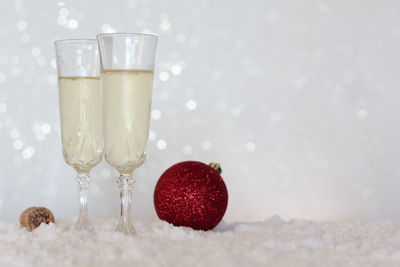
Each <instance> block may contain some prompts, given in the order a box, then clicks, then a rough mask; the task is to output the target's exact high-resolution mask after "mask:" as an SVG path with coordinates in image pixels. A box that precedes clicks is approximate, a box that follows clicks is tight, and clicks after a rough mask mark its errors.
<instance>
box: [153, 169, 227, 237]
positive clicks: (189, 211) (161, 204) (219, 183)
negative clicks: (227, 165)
mask: <svg viewBox="0 0 400 267" xmlns="http://www.w3.org/2000/svg"><path fill="white" fill-rule="evenodd" d="M211 166H213V167H211ZM220 172H221V168H219V165H218V164H214V163H212V164H210V166H209V165H206V164H204V163H201V162H198V161H184V162H180V163H177V164H175V165H173V166H172V167H170V168H169V169H167V170H166V171H165V172H164V173H163V174H162V175H161V177H160V179H159V180H158V182H157V185H156V188H155V190H154V206H155V208H156V212H157V215H158V217H159V218H160V219H161V220H165V221H167V222H169V223H172V224H173V225H175V226H188V227H192V228H193V229H195V230H209V229H212V228H214V227H215V226H216V225H217V224H218V223H219V222H220V221H221V219H222V217H223V216H224V214H225V211H226V207H227V206H228V191H227V190H226V186H225V183H224V181H223V180H222V178H221V176H220Z"/></svg>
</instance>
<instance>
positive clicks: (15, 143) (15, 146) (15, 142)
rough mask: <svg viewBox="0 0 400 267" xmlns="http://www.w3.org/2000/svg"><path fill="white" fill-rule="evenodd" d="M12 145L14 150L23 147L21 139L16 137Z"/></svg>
mask: <svg viewBox="0 0 400 267" xmlns="http://www.w3.org/2000/svg"><path fill="white" fill-rule="evenodd" d="M13 146H14V149H15V150H21V149H22V148H23V147H24V143H22V141H21V140H19V139H17V140H15V141H14V143H13Z"/></svg>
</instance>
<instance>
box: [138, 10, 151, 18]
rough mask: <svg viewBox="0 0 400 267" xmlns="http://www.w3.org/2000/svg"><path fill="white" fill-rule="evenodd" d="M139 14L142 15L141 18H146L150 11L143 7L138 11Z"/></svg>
mask: <svg viewBox="0 0 400 267" xmlns="http://www.w3.org/2000/svg"><path fill="white" fill-rule="evenodd" d="M140 15H141V16H142V18H148V17H149V16H150V11H149V10H148V9H146V8H143V9H142V10H141V11H140Z"/></svg>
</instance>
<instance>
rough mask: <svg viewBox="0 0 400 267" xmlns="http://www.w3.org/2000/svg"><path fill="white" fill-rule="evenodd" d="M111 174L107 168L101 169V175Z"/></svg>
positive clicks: (104, 176)
mask: <svg viewBox="0 0 400 267" xmlns="http://www.w3.org/2000/svg"><path fill="white" fill-rule="evenodd" d="M110 176H111V171H110V170H109V169H106V168H105V169H103V170H102V171H101V177H103V178H108V177H110Z"/></svg>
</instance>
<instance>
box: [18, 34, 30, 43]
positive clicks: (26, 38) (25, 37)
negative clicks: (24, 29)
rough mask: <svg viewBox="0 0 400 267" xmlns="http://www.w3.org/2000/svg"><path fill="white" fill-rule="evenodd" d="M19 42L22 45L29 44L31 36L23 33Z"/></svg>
mask: <svg viewBox="0 0 400 267" xmlns="http://www.w3.org/2000/svg"><path fill="white" fill-rule="evenodd" d="M20 40H21V42H22V43H24V44H26V43H29V42H30V40H31V36H30V35H29V34H27V33H24V34H22V35H21V38H20Z"/></svg>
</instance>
